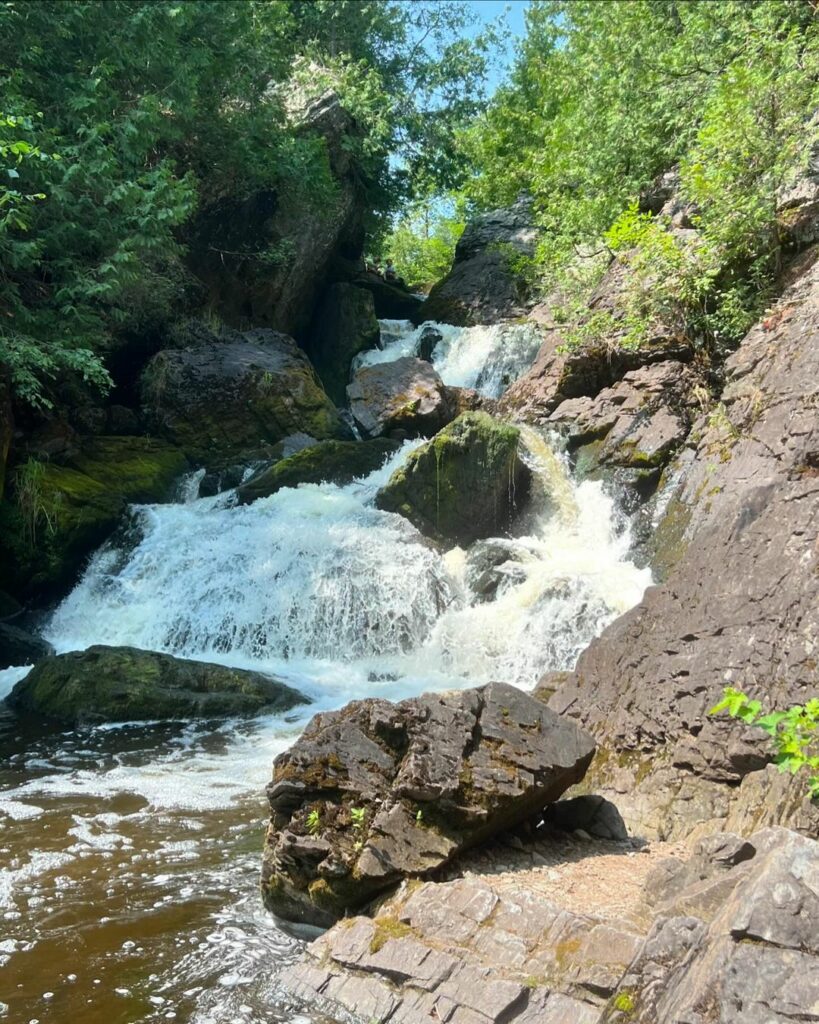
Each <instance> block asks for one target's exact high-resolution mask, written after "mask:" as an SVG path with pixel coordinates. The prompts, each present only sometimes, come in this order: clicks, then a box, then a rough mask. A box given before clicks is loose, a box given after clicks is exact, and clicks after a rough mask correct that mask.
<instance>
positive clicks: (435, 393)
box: [347, 356, 454, 437]
mask: <svg viewBox="0 0 819 1024" xmlns="http://www.w3.org/2000/svg"><path fill="white" fill-rule="evenodd" d="M347 397H348V399H349V402H350V411H351V412H352V414H353V418H354V419H355V421H356V423H357V424H358V426H359V428H360V429H361V431H362V433H364V434H365V435H366V436H367V437H382V436H384V435H387V436H389V435H390V434H392V433H394V432H395V431H400V432H401V435H402V436H403V437H431V436H432V435H433V434H435V433H436V432H437V431H439V430H440V429H441V428H442V427H444V426H446V424H447V423H449V422H450V420H451V419H452V418H453V416H454V412H453V409H452V403H451V401H450V397H449V394H448V390H447V388H446V387H445V386H444V383H443V381H442V380H441V378H440V377H439V376H438V374H437V373H436V372H435V370H433V368H432V367H431V366H430V364H429V363H427V362H424V361H423V360H422V359H415V358H413V357H412V356H405V357H404V358H402V359H395V360H393V362H390V363H378V364H377V365H375V366H365V367H363V368H362V369H360V370H358V371H357V372H356V374H355V376H354V377H353V382H352V384H350V385H349V386H348V387H347Z"/></svg>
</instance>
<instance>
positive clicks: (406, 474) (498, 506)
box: [376, 412, 531, 546]
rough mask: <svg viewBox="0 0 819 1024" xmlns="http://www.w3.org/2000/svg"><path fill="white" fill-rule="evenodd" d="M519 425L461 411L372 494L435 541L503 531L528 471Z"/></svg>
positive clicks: (524, 490) (519, 499)
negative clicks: (517, 426)
mask: <svg viewBox="0 0 819 1024" xmlns="http://www.w3.org/2000/svg"><path fill="white" fill-rule="evenodd" d="M519 443H520V431H519V430H518V429H517V428H516V427H513V426H511V424H508V423H502V422H500V421H498V420H495V419H493V418H492V417H491V416H489V415H488V414H487V413H484V412H467V413H464V414H463V415H462V416H459V417H458V418H457V419H456V420H454V421H453V422H452V423H450V424H449V426H447V427H445V428H444V429H443V430H442V431H440V433H438V434H436V435H435V437H434V438H433V439H432V440H431V441H429V442H428V443H427V444H425V445H423V446H422V447H420V448H418V449H416V451H414V452H413V453H412V454H411V455H410V456H409V458H408V459H407V461H406V462H405V463H404V465H403V466H401V467H400V468H399V469H397V470H396V471H395V473H393V475H392V476H391V477H390V479H389V481H388V483H387V484H386V486H385V487H382V488H381V490H380V491H379V492H378V495H377V497H376V505H377V506H378V508H381V509H384V510H385V511H387V512H398V513H399V514H400V515H402V516H404V517H405V518H407V519H409V520H410V522H412V523H413V524H414V525H415V526H416V527H417V528H418V529H419V530H420V531H421V532H422V533H423V534H425V535H426V536H428V537H431V538H433V539H434V540H438V541H442V542H445V543H447V542H451V543H455V544H460V545H461V546H466V545H468V544H471V543H472V542H473V541H476V540H481V539H483V538H485V537H494V536H498V535H501V534H503V533H506V532H507V531H508V530H509V527H510V526H511V524H512V521H513V519H514V517H515V514H516V512H517V511H518V509H519V508H520V506H521V504H522V503H523V501H524V500H525V499H526V497H527V494H528V490H529V483H530V479H531V474H530V472H529V470H528V469H527V467H526V466H525V465H524V463H523V462H522V461H521V459H520V457H519V455H518V447H519Z"/></svg>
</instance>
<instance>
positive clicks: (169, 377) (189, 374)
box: [141, 325, 350, 468]
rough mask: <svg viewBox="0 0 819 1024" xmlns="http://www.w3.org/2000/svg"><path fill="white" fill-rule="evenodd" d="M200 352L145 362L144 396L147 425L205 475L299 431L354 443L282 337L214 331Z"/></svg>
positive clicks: (206, 333) (203, 333) (203, 338)
mask: <svg viewBox="0 0 819 1024" xmlns="http://www.w3.org/2000/svg"><path fill="white" fill-rule="evenodd" d="M197 337H198V338H199V341H198V343H197V344H195V345H190V346H188V347H186V348H177V349H165V350H164V351H162V352H159V353H158V354H157V355H156V356H154V358H153V359H152V360H151V361H150V363H148V365H147V367H146V368H145V371H144V372H143V375H142V380H141V390H142V399H143V411H144V415H145V418H146V422H148V423H150V424H151V426H152V429H154V430H155V431H156V432H157V433H158V434H161V435H162V436H163V437H165V438H167V439H168V440H169V441H171V442H173V443H174V444H176V445H177V446H178V447H180V448H181V449H182V450H183V451H184V452H185V453H186V454H187V455H188V456H189V457H190V458H191V459H192V460H193V461H195V462H196V463H198V464H201V465H204V466H207V467H208V468H218V467H221V466H224V465H226V464H229V463H230V461H231V460H234V461H235V460H236V459H237V458H240V457H241V456H243V455H245V454H246V453H247V452H249V451H254V450H257V449H258V448H259V447H261V446H263V445H265V444H274V443H275V442H276V441H280V440H281V439H282V438H285V437H287V436H288V435H290V434H294V433H296V432H298V431H303V432H304V433H307V434H310V435H311V436H312V437H315V438H318V439H319V440H325V439H327V438H334V437H338V438H349V437H350V431H349V428H348V427H347V426H346V424H345V423H344V422H343V420H342V419H341V417H340V415H339V413H338V410H337V409H336V407H335V406H334V405H333V403H332V402H331V401H330V399H329V398H328V396H327V394H326V393H325V391H324V389H323V388H322V386H321V383H320V382H319V379H318V377H317V376H316V373H315V371H314V369H313V367H312V366H311V364H310V361H309V359H308V358H307V356H306V355H305V354H304V352H303V351H302V350H301V349H300V348H299V347H298V346H297V345H296V343H295V341H293V339H292V338H290V337H288V336H287V335H286V334H280V333H279V332H278V331H271V330H266V329H258V330H252V331H245V332H244V333H240V332H238V331H231V330H227V329H225V330H221V331H219V332H214V331H210V330H209V329H208V328H206V327H204V326H202V325H200V330H199V332H198V335H197Z"/></svg>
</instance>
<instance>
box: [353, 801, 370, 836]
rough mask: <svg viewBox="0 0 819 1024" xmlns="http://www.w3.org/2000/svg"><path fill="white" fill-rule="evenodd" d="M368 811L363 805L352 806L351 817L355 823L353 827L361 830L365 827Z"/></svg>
mask: <svg viewBox="0 0 819 1024" xmlns="http://www.w3.org/2000/svg"><path fill="white" fill-rule="evenodd" d="M366 814H367V811H366V810H365V809H364V808H363V807H351V808H350V818H351V820H352V823H353V828H354V829H355V830H356V831H357V832H360V831H361V830H362V829H363V828H364V818H365V817H366Z"/></svg>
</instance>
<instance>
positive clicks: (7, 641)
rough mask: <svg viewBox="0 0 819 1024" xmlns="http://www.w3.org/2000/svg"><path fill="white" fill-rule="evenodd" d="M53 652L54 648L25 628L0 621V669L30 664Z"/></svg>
mask: <svg viewBox="0 0 819 1024" xmlns="http://www.w3.org/2000/svg"><path fill="white" fill-rule="evenodd" d="M53 653H54V648H53V647H52V646H51V644H50V643H48V641H47V640H43V639H42V637H39V636H35V635H34V634H33V633H29V632H28V631H27V630H25V629H20V628H19V627H18V626H13V625H11V624H10V623H8V622H1V621H0V669H4V668H8V667H9V666H10V665H31V664H33V663H34V662H35V661H39V660H40V659H41V658H45V657H47V656H48V655H49V654H53Z"/></svg>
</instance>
